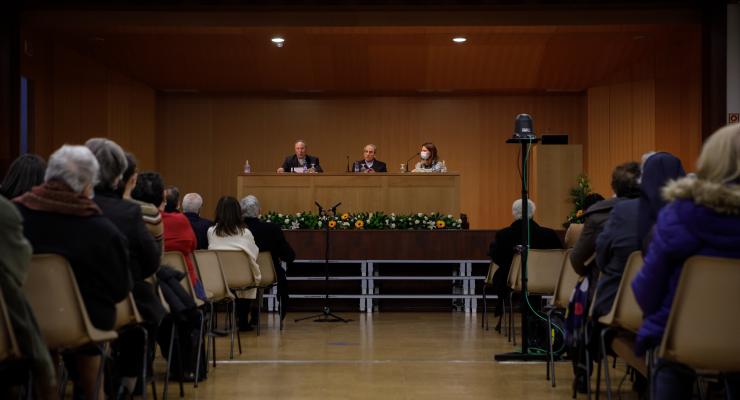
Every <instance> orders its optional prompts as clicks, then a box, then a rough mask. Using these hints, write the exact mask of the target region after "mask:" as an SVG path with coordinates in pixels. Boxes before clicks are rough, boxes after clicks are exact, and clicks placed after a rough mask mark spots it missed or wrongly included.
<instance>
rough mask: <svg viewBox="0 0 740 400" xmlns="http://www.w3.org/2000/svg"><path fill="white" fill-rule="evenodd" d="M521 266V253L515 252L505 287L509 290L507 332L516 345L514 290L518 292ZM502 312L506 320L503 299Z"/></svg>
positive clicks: (520, 282) (520, 281)
mask: <svg viewBox="0 0 740 400" xmlns="http://www.w3.org/2000/svg"><path fill="white" fill-rule="evenodd" d="M521 267H522V255H521V254H519V253H515V254H514V256H513V257H512V259H511V267H509V275H508V276H507V278H506V287H508V288H509V289H510V290H509V310H508V324H507V332H508V335H509V341H510V342H511V341H512V340H513V341H514V346H516V335H515V333H514V292H518V291H520V290H522V289H521V284H522V280H521V278H520V276H519V271H520V270H521ZM503 308H504V312H503V314H502V315H501V317H502V318H503V320H504V321H506V320H507V318H506V317H507V315H506V314H507V311H506V302H505V301H504V307H503Z"/></svg>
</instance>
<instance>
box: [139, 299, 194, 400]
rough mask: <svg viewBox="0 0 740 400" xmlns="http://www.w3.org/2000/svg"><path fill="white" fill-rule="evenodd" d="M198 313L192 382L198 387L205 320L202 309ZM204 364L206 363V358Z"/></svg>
mask: <svg viewBox="0 0 740 400" xmlns="http://www.w3.org/2000/svg"><path fill="white" fill-rule="evenodd" d="M198 313H199V314H200V329H199V330H198V346H197V347H196V351H197V354H196V356H195V381H194V382H193V387H196V388H197V387H198V378H200V350H201V348H202V346H203V324H204V322H205V321H204V319H205V314H204V313H203V310H198ZM206 364H208V359H207V358H206ZM144 400H146V399H144Z"/></svg>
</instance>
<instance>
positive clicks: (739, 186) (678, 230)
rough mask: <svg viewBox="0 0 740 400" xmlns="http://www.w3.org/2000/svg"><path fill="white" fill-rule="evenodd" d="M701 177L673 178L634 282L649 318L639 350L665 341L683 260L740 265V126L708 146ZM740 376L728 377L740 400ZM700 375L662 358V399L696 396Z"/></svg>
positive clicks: (658, 380) (657, 383)
mask: <svg viewBox="0 0 740 400" xmlns="http://www.w3.org/2000/svg"><path fill="white" fill-rule="evenodd" d="M697 167H698V170H697V173H696V176H688V177H685V178H681V179H678V180H676V181H672V182H670V183H669V184H668V185H667V186H666V187H665V188H664V189H663V198H664V199H666V200H667V201H669V203H668V205H666V206H665V207H664V208H663V209H662V210H661V211H660V212H659V214H658V219H657V223H656V225H655V227H654V229H653V234H652V240H651V241H650V244H649V247H648V250H647V252H646V254H645V264H644V266H643V268H642V270H641V271H640V273H639V274H638V275H637V276H636V277H635V279H634V280H633V281H632V289H633V290H634V293H635V298H636V299H637V302H638V304H639V305H640V307H641V308H642V311H643V313H644V320H643V323H642V326H641V327H640V330H639V332H638V334H637V347H636V351H637V352H638V354H642V353H644V352H645V351H646V350H649V349H651V348H654V347H656V346H659V345H660V342H661V340H662V337H663V332H664V331H665V326H666V323H667V321H668V316H669V314H670V312H671V305H672V303H673V297H674V295H675V293H676V287H677V286H678V281H679V279H680V277H681V270H682V268H683V263H684V261H686V259H687V258H689V257H690V256H693V255H706V256H716V257H727V258H737V259H738V268H740V125H731V126H726V127H724V128H722V129H720V130H718V131H717V132H715V133H714V134H713V135H712V136H711V137H710V138H709V139H708V140H707V141H706V142H705V144H704V147H703V149H702V153H701V155H700V156H699V160H698V162H697ZM737 378H738V377H737V375H736V374H735V375H728V376H727V380H726V382H727V383H728V385H727V388H728V391H727V395H728V398H738V397H734V396H738V395H740V393H738V392H737V389H738V388H739V387H738V385H737V383H738V379H737ZM694 379H695V376H694V374H693V371H691V370H690V369H689V368H688V367H687V366H685V365H681V364H677V363H671V362H667V361H665V360H658V363H657V367H656V370H655V373H654V375H653V388H654V393H655V395H656V398H658V399H663V398H665V399H680V398H689V399H690V398H691V395H692V392H693V390H692V389H693V382H694Z"/></svg>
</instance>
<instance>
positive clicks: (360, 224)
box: [355, 219, 365, 229]
mask: <svg viewBox="0 0 740 400" xmlns="http://www.w3.org/2000/svg"><path fill="white" fill-rule="evenodd" d="M364 226H365V221H363V220H361V219H358V220H357V221H355V228H357V229H362V227H364Z"/></svg>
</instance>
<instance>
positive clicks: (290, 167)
mask: <svg viewBox="0 0 740 400" xmlns="http://www.w3.org/2000/svg"><path fill="white" fill-rule="evenodd" d="M311 169H313V171H311ZM277 172H278V173H283V172H324V170H323V169H321V165H319V158H318V157H314V156H310V155H308V154H306V142H304V141H303V140H298V141H297V142H295V154H293V155H292V156H288V157H286V158H285V161H283V165H282V166H281V167H280V168H278V169H277Z"/></svg>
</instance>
